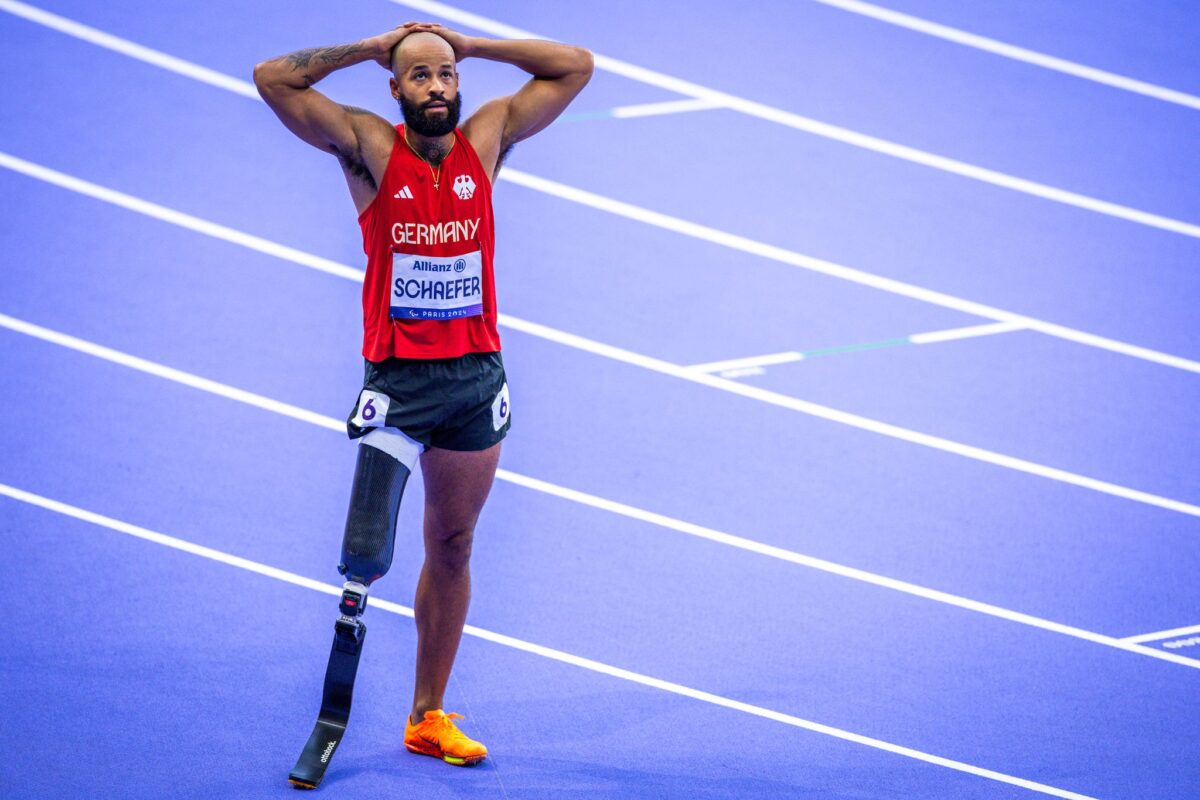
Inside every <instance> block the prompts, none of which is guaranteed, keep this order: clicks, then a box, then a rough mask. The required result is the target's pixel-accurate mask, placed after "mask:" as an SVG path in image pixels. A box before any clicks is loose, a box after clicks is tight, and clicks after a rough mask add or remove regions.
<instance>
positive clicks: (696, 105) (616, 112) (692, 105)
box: [557, 99, 721, 122]
mask: <svg viewBox="0 0 1200 800" xmlns="http://www.w3.org/2000/svg"><path fill="white" fill-rule="evenodd" d="M720 107H721V106H719V105H717V104H716V103H713V102H711V101H709V100H695V99H692V100H667V101H664V102H661V103H639V104H637V105H632V106H617V107H616V108H610V109H609V110H607V111H576V112H568V113H566V114H562V115H560V116H559V117H558V120H557V121H558V122H579V121H582V120H589V119H631V118H633V117H653V116H659V115H662V114H680V113H684V112H688V111H708V110H711V109H714V108H720Z"/></svg>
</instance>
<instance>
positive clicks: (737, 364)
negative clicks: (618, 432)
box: [688, 322, 1025, 378]
mask: <svg viewBox="0 0 1200 800" xmlns="http://www.w3.org/2000/svg"><path fill="white" fill-rule="evenodd" d="M1024 329H1025V328H1024V326H1022V325H1019V324H1017V323H1015V322H990V323H988V324H987V325H971V326H969V327H966V328H951V329H949V330H944V331H931V332H929V333H914V334H913V335H911V336H903V337H900V338H898V339H888V340H887V341H884V342H866V343H864V344H860V345H851V346H849V347H834V348H826V349H824V350H814V351H811V352H802V351H797V350H789V351H788V352H785V353H770V354H768V355H764V356H747V357H746V358H731V359H727V360H725V361H710V362H708V363H707V364H693V365H692V366H690V367H688V369H691V370H695V371H696V372H717V373H720V375H721V377H723V378H732V377H736V376H738V375H761V374H762V373H763V372H764V370H762V369H759V368H760V367H771V366H776V365H779V364H791V363H793V362H796V361H804V360H805V359H807V358H810V357H812V356H814V355H825V354H828V353H831V352H852V351H856V350H869V349H873V348H876V347H883V346H893V345H901V344H906V343H907V344H934V343H935V342H951V341H956V340H958V339H973V338H976V337H979V336H995V335H996V334H1000V333H1012V332H1013V331H1019V330H1024Z"/></svg>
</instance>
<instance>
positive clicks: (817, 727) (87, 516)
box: [0, 483, 1096, 800]
mask: <svg viewBox="0 0 1200 800" xmlns="http://www.w3.org/2000/svg"><path fill="white" fill-rule="evenodd" d="M0 495H4V496H6V497H9V498H11V499H13V500H16V501H19V502H22V503H26V504H28V505H31V506H36V507H38V508H42V509H45V510H46V511H52V512H54V513H56V514H61V515H63V516H67V517H72V518H74V519H78V520H80V521H82V522H88V523H90V524H92V525H96V526H99V527H102V528H107V529H108V530H111V531H115V532H117V533H123V534H125V535H127V536H132V537H134V538H137V539H142V540H143V541H147V542H153V543H155V544H159V545H163V546H164V547H169V548H172V549H174V550H179V551H181V552H184V553H188V554H190V555H195V556H200V557H201V558H206V559H209V560H210V561H215V562H217V563H219V564H225V565H227V566H231V567H237V568H238V569H243V570H246V571H248V572H253V573H255V574H257V575H262V576H264V577H268V578H274V579H275V580H278V581H283V582H284V583H289V584H292V585H293V586H300V587H303V588H305V589H312V590H313V591H317V592H321V593H322V594H327V595H330V596H333V597H338V596H340V595H341V588H340V587H338V586H334V585H332V584H328V583H324V582H322V581H317V580H313V579H312V578H307V577H305V576H303V575H298V574H296V573H294V572H289V571H287V570H284V569H279V568H278V567H272V566H270V565H268V564H263V563H261V562H258V561H252V560H250V559H248V558H242V557H241V556H235V555H233V554H231V553H226V552H224V551H221V550H215V549H213V548H211V547H205V546H203V545H199V544H196V543H194V542H189V541H187V540H186V539H179V538H177V537H174V536H169V535H167V534H165V533H160V532H158V531H153V530H150V529H149V528H143V527H141V526H140V525H134V524H132V523H129V522H124V521H122V520H119V519H114V518H112V517H109V516H105V515H104V514H98V513H96V512H94V511H88V510H86V509H83V508H79V507H78V506H73V505H70V504H68V503H64V502H61V501H59V500H53V499H51V498H48V497H43V496H42V495H38V494H34V493H32V492H27V491H25V490H23V489H18V488H16V487H15V486H9V485H7V484H4V483H0ZM370 605H371V607H373V608H379V609H383V610H384V611H388V612H390V613H392V614H397V615H399V616H402V617H408V618H410V619H411V618H412V617H413V610H412V609H411V608H409V607H408V606H404V605H400V604H399V603H393V602H391V601H388V600H382V599H377V598H375V597H372V598H371V603H370ZM463 633H465V634H466V635H468V636H473V637H475V638H477V639H483V640H484V641H488V642H492V643H493V644H499V645H502V646H504V647H509V648H512V649H514V650H520V651H522V652H525V653H530V654H532V655H536V656H541V657H543V658H548V659H551V660H553V661H557V662H560V663H563V664H569V665H571V666H574V667H580V668H582V669H586V670H589V671H591V672H596V673H599V674H601V675H607V676H609V677H612V678H617V679H620V680H624V681H630V682H631V683H637V684H640V685H642V686H648V687H650V688H652V689H659V690H661V691H664V692H670V693H671V694H675V695H680V696H682V697H689V698H691V699H693V700H699V701H701V702H704V703H709V704H712V705H715V706H721V707H722V708H728V709H730V710H733V711H740V712H742V713H745V714H752V715H754V716H756V717H762V718H763V719H769V720H773V721H775V722H781V723H783V724H785V725H791V726H793V727H796V728H803V729H804V730H807V731H812V732H813V733H820V734H823V735H825V736H832V737H834V738H836V739H842V740H843V741H847V742H853V743H855V744H860V745H864V746H866V747H870V748H873V749H876V750H882V751H884V752H887V753H893V754H895V755H899V756H904V757H905V758H911V759H914V760H917V761H923V762H925V763H927V764H934V765H936V766H939V767H946V768H948V769H952V770H956V771H958V772H964V773H967V774H969V775H975V776H978V777H980V778H986V779H988V780H993V781H998V782H1000V783H1007V784H1010V785H1012V786H1020V787H1021V788H1024V789H1029V790H1030V791H1034V792H1040V793H1042V794H1046V795H1050V796H1051V797H1063V798H1070V799H1072V800H1096V798H1092V797H1089V796H1087V795H1082V794H1078V793H1076V792H1069V791H1067V790H1065V789H1058V788H1056V787H1054V786H1048V785H1046V784H1044V783H1037V782H1036V781H1030V780H1026V779H1024V778H1016V777H1013V776H1012V775H1006V774H1005V773H1003V772H996V771H994V770H990V769H984V768H982V767H976V766H974V765H971V764H967V763H964V762H962V761H955V760H953V759H949V758H943V757H942V756H935V755H932V754H930V753H926V752H923V751H921V750H914V749H913V748H911V747H905V746H903V745H898V744H892V743H891V742H885V741H883V740H882V739H875V738H872V737H870V736H863V735H862V734H858V733H852V732H850V731H846V730H842V729H841V728H834V727H832V726H829V725H822V724H821V723H819V722H812V721H810V720H807V719H802V718H800V717H797V716H793V715H791V714H785V713H783V712H780V711H774V710H772V709H769V708H764V707H762V706H756V705H751V704H750V703H743V702H741V701H740V700H732V699H730V698H727V697H722V696H721V695H716V694H712V693H711V692H705V691H702V690H700V689H693V688H691V687H688V686H684V685H683V684H679V683H674V682H672V681H666V680H663V679H661V678H653V677H650V676H649V675H644V674H642V673H639V672H633V671H632V670H627V669H622V668H621V667H614V666H611V665H609V664H605V663H603V662H600V661H595V660H593V659H590V658H584V657H582V656H577V655H572V654H571V653H567V652H564V651H562V650H555V649H554V648H551V647H546V646H544V645H540V644H534V643H533V642H528V641H525V640H524V639H517V638H516V637H513V636H507V635H505V634H502V633H495V632H493V631H489V630H486V629H484V628H479V627H476V626H475V625H467V626H465V627H464V628H463Z"/></svg>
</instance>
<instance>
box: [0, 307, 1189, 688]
mask: <svg viewBox="0 0 1200 800" xmlns="http://www.w3.org/2000/svg"><path fill="white" fill-rule="evenodd" d="M0 327H4V328H8V329H9V330H11V331H14V332H16V333H21V334H24V335H26V336H30V337H32V338H35V339H40V340H41V341H44V342H48V343H50V344H55V345H58V346H60V347H64V348H67V349H69V350H74V351H76V352H79V353H83V354H85V355H89V356H92V357H94V358H99V359H102V360H104V361H108V362H110V363H113V364H118V365H120V366H123V367H128V368H130V369H133V370H137V371H138V372H142V373H145V374H147V375H153V376H155V377H158V378H163V379H165V380H169V381H174V382H175V383H180V384H182V385H184V386H189V387H191V388H193V389H199V390H200V391H203V392H208V393H209V394H213V395H216V396H218V397H224V398H226V399H228V400H234V401H236V402H239V403H244V404H246V405H250V406H253V407H255V408H259V409H262V410H264V411H270V412H272V413H275V414H280V415H282V416H285V417H289V418H291V419H295V420H299V421H301V422H307V423H309V424H311V425H316V426H318V427H321V428H325V429H327V430H331V431H335V432H338V433H345V430H346V424H345V422H343V421H342V420H338V419H334V418H333V417H329V416H325V415H323V414H318V413H317V412H315V411H308V410H307V409H303V408H300V407H298V406H294V405H291V404H290V403H284V402H282V401H279V400H273V399H271V398H269V397H264V396H263V395H260V394H255V393H254V392H248V391H246V390H244V389H238V388H236V387H233V386H229V385H228V384H224V383H220V382H218V381H214V380H210V379H208V378H202V377H200V376H198V375H194V374H191V373H188V372H184V371H182V370H178V369H175V368H174V367H168V366H165V365H162V364H159V363H156V362H154V361H149V360H147V359H144V358H140V357H138V356H134V355H130V354H129V353H125V352H122V351H120V350H114V349H113V348H110V347H105V346H104V345H100V344H97V343H95V342H90V341H88V340H86V339H80V338H78V337H75V336H71V335H69V334H66V333H62V332H61V331H55V330H52V329H50V328H45V327H43V326H41V325H35V324H33V323H31V322H26V321H24V320H19V319H16V318H15V317H10V316H8V315H6V314H0ZM496 477H497V478H498V479H499V480H502V481H505V482H507V483H512V484H514V485H517V486H521V487H523V488H526V489H529V490H531V491H535V492H540V493H542V494H547V495H551V496H553V497H558V498H560V499H562V500H567V501H569V502H572V503H578V504H580V505H584V506H588V507H590V508H595V509H598V510H600V511H606V512H608V513H611V514H617V515H619V516H622V517H627V518H629V519H634V520H638V521H639V522H645V523H647V524H650V525H654V526H657V527H660V528H665V529H667V530H672V531H675V532H677V533H682V534H686V535H688V536H692V537H695V538H698V539H704V540H707V541H710V542H715V543H717V544H722V545H726V546H728V547H734V548H737V549H739V550H744V551H746V552H749V553H755V554H757V555H761V556H766V557H768V558H774V559H778V560H780V561H785V562H788V563H791V564H796V565H798V566H801V567H807V568H809V569H814V570H818V571H820V572H825V573H828V574H831V575H837V576H839V577H842V578H848V579H850V580H854V581H859V582H860V583H866V584H870V585H872V586H878V587H880V588H884V589H889V590H892V591H896V592H901V593H903V594H908V595H912V596H913V597H920V598H922V599H925V600H931V601H933V602H936V603H942V604H944V605H948V606H954V607H956V608H961V609H964V610H966V611H973V612H976V613H979V614H985V615H987V616H990V617H995V618H997V619H1003V620H1007V621H1009V622H1015V623H1017V624H1020V625H1027V626H1029V627H1032V628H1038V629H1041V630H1044V631H1049V632H1051V633H1057V634H1062V635H1064V636H1070V637H1072V638H1075V639H1081V640H1083V641H1087V642H1092V643H1094V644H1100V645H1104V646H1106V647H1112V648H1115V649H1117V650H1124V651H1126V652H1130V653H1137V654H1139V655H1148V656H1150V657H1152V658H1157V659H1159V660H1161V661H1170V662H1172V663H1176V664H1182V665H1184V666H1190V667H1195V668H1200V662H1195V661H1192V660H1191V659H1187V658H1183V657H1181V656H1175V655H1173V654H1171V653H1165V652H1163V651H1161V650H1158V649H1155V648H1146V647H1142V646H1140V645H1139V644H1137V643H1134V642H1129V641H1128V640H1122V639H1117V638H1114V637H1112V636H1105V635H1103V634H1099V633H1095V632H1093V631H1088V630H1084V629H1083V628H1077V627H1075V626H1072V625H1064V624H1063V623H1060V622H1054V621H1052V620H1047V619H1042V618H1040V617H1035V616H1033V615H1031V614H1024V613H1021V612H1019V611H1013V610H1011V609H1007V608H1002V607H1001V606H996V605H992V604H991V603H984V602H980V601H978V600H971V599H970V598H966V597H961V596H959V595H954V594H950V593H949V592H942V591H939V590H937V589H930V588H928V587H926V586H920V585H918V584H915V583H909V582H908V581H902V580H898V579H896V578H889V577H887V576H885V575H877V574H875V573H873V572H867V571H866V570H861V569H855V568H854V567H848V566H845V565H844V564H838V563H836V562H833V561H826V560H825V559H822V558H816V557H814V556H809V555H805V554H803V553H798V552H796V551H794V550H787V549H784V548H782V547H775V546H773V545H769V544H764V543H762V542H758V541H755V540H753V539H747V538H744V537H741V536H735V535H734V534H731V533H726V532H724V531H718V530H715V529H713V528H706V527H704V526H703V525H697V524H695V523H692V522H686V521H684V520H681V519H676V518H674V517H669V516H666V515H665V514H658V513H655V512H653V511H647V510H645V509H642V508H637V507H636V506H631V505H626V504H625V503H620V502H617V501H615V500H609V499H607V498H604V497H598V496H596V495H594V494H588V493H587V492H581V491H579V490H577V489H570V488H567V487H565V486H560V485H558V484H554V483H550V482H549V481H543V480H540V479H538V478H533V477H530V476H528V475H521V474H519V473H516V472H511V471H509V470H506V469H500V470H498V471H497V472H496Z"/></svg>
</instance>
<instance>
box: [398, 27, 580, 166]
mask: <svg viewBox="0 0 1200 800" xmlns="http://www.w3.org/2000/svg"><path fill="white" fill-rule="evenodd" d="M419 29H425V30H430V31H432V32H433V33H436V34H438V35H439V36H441V37H442V38H443V39H445V40H446V41H447V42H449V43H450V46H451V47H453V48H454V55H455V58H456V59H457V60H459V61H462V60H463V59H464V58H485V59H487V60H489V61H502V62H504V63H505V64H512V65H513V66H515V67H520V68H521V69H523V70H525V71H526V72H528V73H529V74H530V75H532V76H533V78H531V79H530V80H529V82H528V83H526V84H525V85H524V86H522V87H521V88H520V90H518V91H517V93H516V94H514V95H511V96H509V97H498V98H496V99H495V100H491V101H489V102H487V103H484V104H483V105H482V106H481V107H480V108H479V110H478V111H476V112H475V113H474V114H472V115H471V118H470V119H469V120H467V122H466V123H465V124H464V125H463V132H464V133H465V134H466V135H467V139H469V140H470V142H471V146H472V147H474V148H475V151H476V152H477V153H478V154H479V159H480V161H482V162H483V166H484V168H485V169H486V170H487V171H488V174H490V175H492V176H493V178H494V177H495V173H496V172H497V171H498V169H499V166H500V162H501V161H502V160H503V156H504V154H506V153H507V152H508V150H509V148H511V147H512V146H513V145H514V144H516V143H517V142H519V141H521V140H522V139H528V138H529V137H530V136H533V135H534V134H535V133H537V132H538V131H540V130H542V129H543V128H545V127H546V126H547V125H549V124H550V123H551V122H553V121H554V120H555V118H556V117H558V115H559V114H561V113H562V112H563V110H564V109H565V108H566V107H567V106H568V105H569V104H570V102H571V101H572V100H574V99H575V95H577V94H579V92H580V91H582V90H583V87H584V86H586V85H587V82H588V80H589V79H591V77H592V67H593V63H592V54H591V52H590V51H588V50H585V49H584V48H582V47H575V46H573V45H568V44H559V43H557V42H546V41H541V40H537V39H524V40H520V39H517V40H514V39H484V38H480V37H474V36H464V35H463V34H461V33H458V32H457V31H452V30H450V29H449V28H446V27H444V26H442V25H433V24H428V25H422V26H419Z"/></svg>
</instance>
